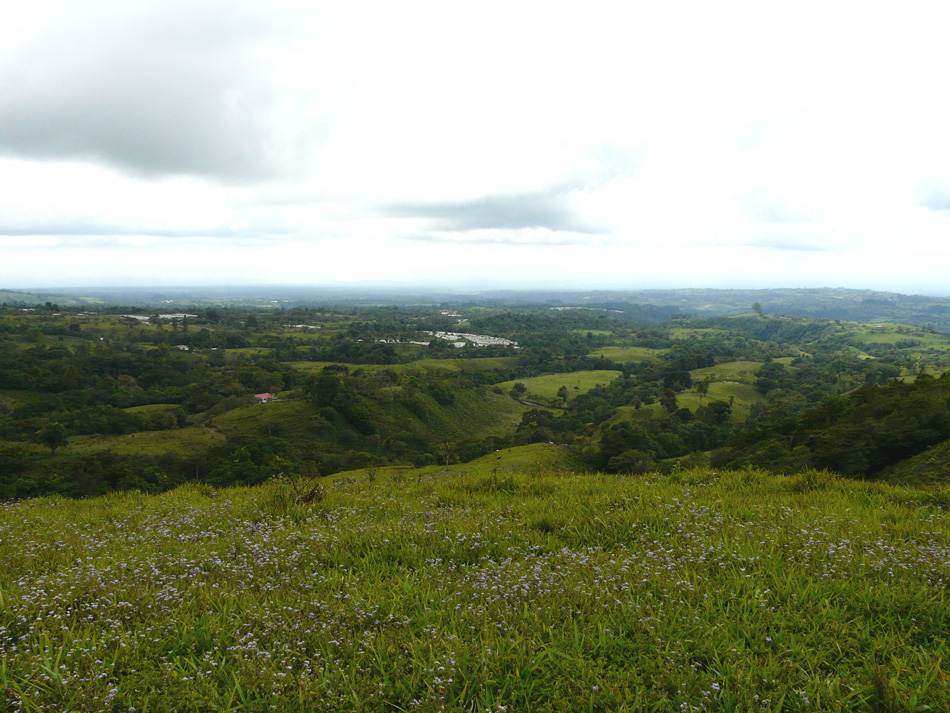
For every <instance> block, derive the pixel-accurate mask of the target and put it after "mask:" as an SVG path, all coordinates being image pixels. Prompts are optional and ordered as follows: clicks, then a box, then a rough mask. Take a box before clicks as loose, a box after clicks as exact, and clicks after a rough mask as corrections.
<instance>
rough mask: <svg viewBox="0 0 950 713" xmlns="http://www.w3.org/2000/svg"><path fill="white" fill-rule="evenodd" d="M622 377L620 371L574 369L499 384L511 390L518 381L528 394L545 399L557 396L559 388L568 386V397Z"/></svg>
mask: <svg viewBox="0 0 950 713" xmlns="http://www.w3.org/2000/svg"><path fill="white" fill-rule="evenodd" d="M619 377H620V372H619V371H607V370H603V369H595V370H590V371H573V372H569V373H567V374H545V375H544V376H534V377H531V378H529V379H514V380H512V381H505V382H502V383H500V384H498V386H499V387H501V388H502V389H503V390H504V391H506V392H507V391H509V390H510V389H511V387H513V386H514V385H515V384H516V383H518V382H520V383H522V384H524V385H525V386H526V387H527V389H528V392H527V396H528V398H530V397H531V396H540V397H541V398H545V399H553V398H556V397H557V392H558V390H559V389H560V388H561V387H562V386H565V387H567V395H568V398H571V397H573V396H577V395H579V394H586V393H587V392H588V391H590V390H591V389H593V388H594V387H595V386H601V385H604V384H609V383H610V382H611V381H613V380H614V379H617V378H619Z"/></svg>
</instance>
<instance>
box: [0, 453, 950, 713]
mask: <svg viewBox="0 0 950 713" xmlns="http://www.w3.org/2000/svg"><path fill="white" fill-rule="evenodd" d="M550 448H551V447H547V448H545V449H540V450H539V449H537V448H536V447H535V448H532V449H528V451H522V456H523V455H524V454H526V453H528V452H532V453H533V452H539V453H550V452H551V451H550ZM499 455H501V456H502V462H505V463H511V464H513V463H514V462H515V461H516V460H517V459H518V458H519V457H521V456H519V455H517V454H516V453H514V452H506V453H502V454H499ZM494 458H495V460H497V458H498V456H494ZM531 460H533V457H532V458H531ZM309 485H310V484H309V483H304V482H302V481H296V480H293V479H291V480H288V479H285V478H284V479H280V478H279V479H275V480H272V481H270V482H268V483H266V484H264V485H262V486H258V487H250V488H248V487H236V488H229V489H224V490H215V489H213V488H210V487H208V486H206V485H200V484H190V485H187V486H184V487H181V488H178V489H176V490H173V491H170V492H166V493H164V494H160V495H143V494H141V493H138V492H124V493H114V494H111V495H109V496H106V497H102V498H93V499H87V500H79V501H70V500H66V499H63V498H59V497H52V498H39V499H34V500H29V501H22V502H16V503H7V504H5V505H4V506H3V507H2V508H0V563H2V565H3V566H2V567H0V660H2V661H3V665H2V669H0V676H2V685H3V687H4V696H5V704H6V705H7V707H8V708H9V709H10V710H25V711H40V710H111V711H119V710H121V711H129V710H136V711H155V712H159V713H162V712H168V713H171V712H173V711H174V712H177V711H186V710H197V711H204V710H215V711H248V712H249V711H265V710H280V711H288V712H295V711H296V712H302V711H308V712H319V711H328V712H329V711H368V712H376V711H412V710H418V711H490V712H492V713H495V712H498V711H538V712H542V713H545V712H549V713H554V712H557V713H561V712H562V711H579V710H595V711H620V712H623V711H630V712H632V711H643V710H650V711H669V712H671V713H672V712H675V711H682V710H687V711H688V710H701V711H702V710H709V711H738V710H741V711H775V712H778V711H802V712H804V711H812V710H814V711H842V710H848V711H911V710H918V711H921V710H929V711H942V710H948V709H950V663H948V661H950V659H948V658H947V656H946V655H945V653H946V649H947V632H948V630H950V629H948V613H947V612H948V611H950V588H948V586H947V584H948V582H950V556H948V553H947V541H948V536H950V514H948V510H947V504H948V503H950V492H948V491H947V489H946V488H941V489H921V488H899V487H894V486H886V485H874V484H867V483H853V482H848V481H844V480H841V479H838V478H836V477H834V476H832V475H829V474H827V473H819V472H814V471H811V472H807V473H804V474H801V475H799V476H796V477H793V478H789V477H782V476H776V475H769V474H767V473H763V472H759V471H755V470H743V471H738V472H726V471H717V472H711V471H702V470H692V471H681V472H677V473H674V474H672V475H670V476H660V475H657V474H650V475H647V476H643V477H629V476H619V475H599V474H585V475H578V474H575V473H570V472H565V471H563V470H561V469H557V470H552V469H549V468H539V467H537V466H536V465H532V466H531V467H529V469H528V470H527V471H525V470H522V469H517V470H515V469H512V470H506V471H503V469H502V467H496V465H495V464H494V463H493V461H492V456H490V457H488V458H487V459H485V460H483V461H482V463H481V464H480V465H479V466H477V467H476V466H474V465H468V466H464V465H463V466H447V467H443V468H437V469H436V468H433V467H427V468H424V469H420V470H416V469H400V470H392V469H379V470H373V471H362V472H354V473H348V474H341V475H340V476H337V477H335V478H332V479H329V480H327V481H325V482H324V483H323V484H322V486H319V487H318V489H317V490H315V491H308V488H309ZM302 492H312V496H311V498H310V501H309V502H308V503H298V502H296V497H297V494H298V493H302Z"/></svg>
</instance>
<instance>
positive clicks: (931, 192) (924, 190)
mask: <svg viewBox="0 0 950 713" xmlns="http://www.w3.org/2000/svg"><path fill="white" fill-rule="evenodd" d="M918 194H919V196H920V198H919V201H918V202H919V203H920V205H922V206H923V207H924V208H927V209H929V210H933V211H938V212H943V211H950V181H928V182H926V183H925V184H923V185H922V186H921V188H920V189H919V191H918Z"/></svg>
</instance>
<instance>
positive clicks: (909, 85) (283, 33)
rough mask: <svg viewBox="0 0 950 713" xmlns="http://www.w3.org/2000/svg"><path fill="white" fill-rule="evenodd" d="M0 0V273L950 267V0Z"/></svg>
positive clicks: (119, 282)
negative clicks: (784, 0) (948, 32)
mask: <svg viewBox="0 0 950 713" xmlns="http://www.w3.org/2000/svg"><path fill="white" fill-rule="evenodd" d="M0 4H2V8H3V17H4V21H3V23H2V26H0V288H15V289H25V288H31V287H33V288H41V287H42V288H51V287H93V286H146V285H148V286H177V285H180V286H185V285H253V284H287V285H298V284H299V285H308V286H319V285H331V284H334V285H336V284H362V283H378V284H388V285H393V286H407V287H412V286H437V287H453V286H454V287H458V288H461V289H473V288H476V289H477V288H486V289H488V288H509V289H517V288H533V287H546V288H564V289H575V288H576V289H589V288H609V289H643V288H652V287H744V288H750V287H751V288H756V287H858V288H870V289H881V290H892V291H898V292H909V293H927V294H950V279H948V269H947V268H948V267H950V128H948V127H950V98H948V94H947V90H946V86H947V78H946V72H947V68H948V67H950V43H948V42H947V41H946V28H947V27H948V26H950V4H947V3H943V2H933V3H914V2H908V3H900V4H899V5H898V4H894V3H866V2H860V3H859V2H827V0H823V1H821V2H807V1H805V2H795V3H771V2H760V1H755V2H742V3H740V2H729V1H728V0H727V1H724V2H715V3H711V2H675V1H672V2H662V3H658V2H618V3H600V2H586V3H583V4H581V3H570V4H568V3H564V4H561V3H552V2H543V3H534V2H523V3H522V2H513V1H511V0H509V1H507V2H497V3H496V2H486V1H482V2H478V3H447V2H432V3H420V2H412V1H411V0H407V1H405V2H398V3H394V2H360V1H359V0H354V2H345V3H324V2H319V3H312V2H300V3H295V2H245V1H242V0H227V1H226V2H225V1H217V0H205V1H201V2H195V1H194V0H188V1H185V2H179V1H178V0H161V1H160V2H153V1H152V0H136V2H134V3H129V2H125V1H123V2H98V1H97V0H90V1H89V2H82V3H76V2H71V1H62V2H41V1H36V0H34V2H31V3H13V2H10V1H9V0H0Z"/></svg>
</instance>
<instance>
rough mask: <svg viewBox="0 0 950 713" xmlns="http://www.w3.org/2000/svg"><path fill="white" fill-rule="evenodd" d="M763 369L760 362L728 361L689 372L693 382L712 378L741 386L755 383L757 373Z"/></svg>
mask: <svg viewBox="0 0 950 713" xmlns="http://www.w3.org/2000/svg"><path fill="white" fill-rule="evenodd" d="M761 368H762V362H760V361H728V362H725V363H723V364H717V365H716V366H710V367H707V368H705V369H694V370H693V371H691V372H689V373H690V375H691V376H692V377H693V381H702V380H703V379H706V378H711V379H712V380H713V381H714V382H715V381H736V382H739V383H741V384H752V383H754V382H755V379H756V377H755V372H757V371H758V370H759V369H761Z"/></svg>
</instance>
